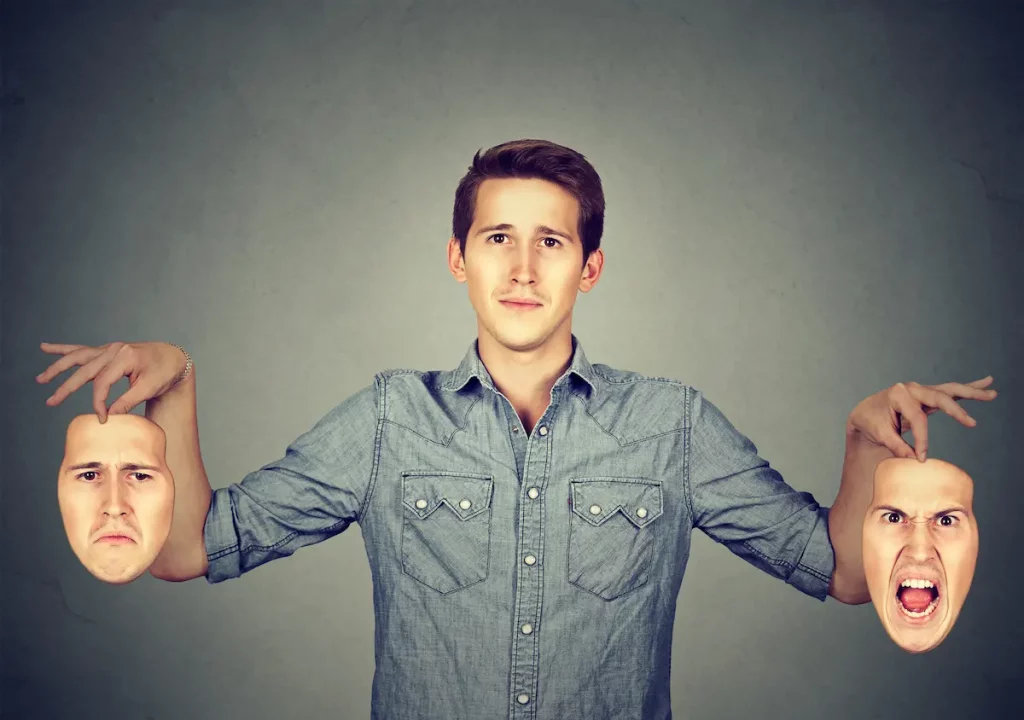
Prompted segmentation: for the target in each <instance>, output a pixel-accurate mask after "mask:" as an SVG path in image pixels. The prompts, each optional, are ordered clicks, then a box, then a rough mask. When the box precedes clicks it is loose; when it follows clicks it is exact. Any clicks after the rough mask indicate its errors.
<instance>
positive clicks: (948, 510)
mask: <svg viewBox="0 0 1024 720" xmlns="http://www.w3.org/2000/svg"><path fill="white" fill-rule="evenodd" d="M879 510H888V511H890V512H897V513H899V514H900V515H909V514H910V513H908V512H907V511H906V510H901V509H900V508H898V507H895V506H893V505H875V507H873V508H872V509H871V511H872V512H878V511H879ZM953 512H961V513H963V514H964V515H970V513H969V512H967V509H966V508H963V507H960V506H959V505H954V506H952V507H948V508H945V509H943V510H939V511H937V512H935V513H932V514H931V515H929V517H933V518H934V517H939V516H940V515H949V514H950V513H953Z"/></svg>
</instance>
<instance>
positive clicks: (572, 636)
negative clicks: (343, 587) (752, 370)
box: [205, 336, 835, 720]
mask: <svg viewBox="0 0 1024 720" xmlns="http://www.w3.org/2000/svg"><path fill="white" fill-rule="evenodd" d="M353 522H358V523H359V524H360V526H361V528H362V533H363V537H364V540H365V545H366V554H367V557H368V558H369V561H370V570H371V574H372V577H373V603H374V614H375V619H376V631H375V637H374V641H375V642H374V658H375V660H376V672H375V675H374V680H373V693H372V700H371V715H372V717H373V718H374V719H375V720H407V719H408V720H412V719H413V718H416V719H417V720H420V719H430V720H458V719H460V718H464V719H465V720H489V719H490V718H514V719H516V720H520V719H522V720H526V719H527V718H529V719H530V720H567V719H575V718H586V719H587V720H599V719H604V718H608V719H611V718H615V719H616V720H625V719H627V718H638V719H639V718H643V720H663V719H664V720H667V719H669V718H671V716H672V712H671V709H670V703H669V661H670V656H671V644H672V631H673V620H674V617H675V608H676V598H677V596H678V593H679V586H680V583H681V582H682V580H683V573H684V571H685V570H686V561H687V557H688V555H689V550H690V534H691V530H692V529H693V528H698V529H700V530H702V531H703V532H705V533H706V534H707V535H709V536H710V537H711V538H713V539H714V540H715V541H717V542H720V543H722V544H724V545H725V546H726V547H728V548H729V549H730V550H731V551H732V552H733V553H735V554H736V555H739V556H740V557H742V558H744V559H745V560H747V561H748V562H750V563H752V564H753V565H755V566H756V567H758V568H760V569H762V570H764V571H765V572H766V573H769V574H771V575H773V576H775V577H777V578H779V579H781V580H784V581H785V582H787V583H789V584H790V585H792V586H793V587H795V588H797V589H798V590H800V591H801V592H803V593H806V594H807V595H810V596H812V597H815V598H818V599H819V600H822V601H824V600H825V597H826V594H827V589H828V584H829V579H830V577H831V575H832V572H833V568H834V563H835V556H834V553H833V549H832V546H831V544H830V542H829V538H828V509H827V508H824V507H821V506H820V505H819V504H818V503H817V502H815V500H814V498H813V497H812V496H811V495H810V494H809V493H805V492H797V491H795V490H794V489H793V488H791V487H789V486H788V485H787V484H786V483H785V482H784V481H783V479H782V477H781V476H780V475H779V474H778V473H777V472H776V471H775V470H773V469H772V468H771V467H769V465H768V463H767V462H765V461H764V460H763V459H761V458H760V457H759V456H758V454H757V448H756V447H754V445H753V444H752V443H751V442H750V440H748V439H747V438H746V437H744V436H743V435H741V434H740V433H739V432H738V431H737V430H736V429H735V428H734V427H733V426H732V424H730V422H729V421H728V420H727V419H726V418H725V416H724V415H723V414H722V413H721V412H720V411H719V410H718V409H717V408H716V407H715V406H714V405H712V404H711V403H710V402H709V401H708V400H707V399H705V398H704V396H703V394H702V393H701V392H700V391H698V390H695V389H693V388H691V387H688V386H687V385H684V384H682V383H680V382H676V381H673V380H666V379H663V378H650V377H644V376H642V375H639V374H637V373H633V372H626V371H622V370H615V369H613V368H610V367H608V366H606V365H600V364H595V365H591V364H590V363H589V362H588V361H587V358H586V356H585V355H584V353H583V348H582V346H581V345H580V344H579V342H578V341H577V339H576V338H575V336H574V337H573V359H572V363H571V365H570V367H569V369H568V370H567V371H566V372H565V373H564V374H563V375H562V376H561V377H560V378H559V380H558V381H557V382H556V383H555V386H554V388H553V389H552V391H551V404H550V405H549V407H548V409H547V411H546V412H545V413H544V415H543V416H542V417H541V419H540V420H539V421H538V422H537V424H536V426H535V427H534V429H533V431H532V432H531V433H530V434H529V435H527V434H526V433H525V431H524V428H523V426H522V423H521V421H520V420H519V418H518V416H517V415H516V412H515V410H514V409H513V408H512V405H511V404H510V403H509V401H508V400H507V399H506V398H505V397H504V396H503V395H502V394H501V393H500V392H499V391H498V390H497V389H496V388H495V387H494V384H493V382H492V380H491V377H490V374H489V373H488V372H487V369H486V368H485V367H484V365H483V363H482V362H481V360H480V356H479V354H478V352H477V346H476V342H475V341H474V343H473V344H472V345H471V346H470V349H469V351H468V352H467V354H466V356H465V358H464V359H463V361H462V363H461V364H460V365H459V367H458V368H457V369H456V370H455V371H432V372H420V371H414V370H392V371H387V372H383V373H380V374H378V375H377V376H376V378H375V382H374V384H373V385H371V386H369V387H367V388H365V389H364V390H361V391H360V392H358V393H356V394H355V395H353V396H352V397H350V398H348V399H347V400H345V401H344V402H342V403H341V404H340V405H338V406H337V407H335V408H334V409H333V410H331V412H329V413H328V414H327V415H326V416H325V417H324V418H323V419H322V420H320V422H318V423H317V424H316V425H315V426H314V427H313V428H312V429H311V430H309V431H308V432H306V433H305V434H303V435H302V436H300V437H299V438H298V439H297V440H295V442H294V443H292V444H291V445H290V446H289V447H288V449H287V451H286V454H285V456H284V457H283V458H281V459H280V460H278V461H276V462H273V463H270V464H268V465H266V466H264V467H263V468H261V469H260V470H257V471H255V472H252V473H250V474H249V475H247V476H246V477H245V478H244V479H243V480H242V481H241V482H240V483H237V484H234V485H231V486H229V487H226V488H222V489H219V490H216V491H215V492H214V494H213V501H212V505H211V506H210V511H209V515H208V516H207V520H206V529H205V541H206V549H207V554H208V558H209V563H210V567H209V571H208V573H207V580H208V582H210V583H217V582H221V581H223V580H227V579H229V578H234V577H238V576H239V575H240V574H242V573H244V572H248V571H250V570H253V569H254V568H256V567H259V566H260V565H262V564H264V563H266V562H269V561H271V560H275V559H277V558H282V557H287V556H288V555H291V554H292V553H294V552H295V551H296V550H298V549H299V548H301V547H303V546H305V545H310V544H312V543H317V542H320V541H322V540H326V539H327V538H330V537H332V536H334V535H337V534H338V533H340V532H343V531H344V530H345V529H346V528H347V527H348V526H349V525H350V524H351V523H353Z"/></svg>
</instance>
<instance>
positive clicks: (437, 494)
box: [402, 472, 493, 520]
mask: <svg viewBox="0 0 1024 720" xmlns="http://www.w3.org/2000/svg"><path fill="white" fill-rule="evenodd" d="M492 486H493V481H492V479H491V477H490V476H488V475H471V474H466V473H454V472H450V473H449V472H404V473H402V503H403V504H404V505H405V506H406V507H407V508H408V509H409V510H410V511H412V512H413V513H415V514H416V515H417V516H418V517H420V518H425V517H427V516H428V515H430V513H432V512H434V510H436V509H437V508H439V507H440V506H441V504H442V503H444V504H445V505H447V506H448V507H449V508H451V510H452V512H454V513H455V514H456V515H457V516H458V517H459V518H460V519H462V520H469V519H470V518H471V517H474V516H476V515H479V514H480V513H482V512H484V511H485V510H487V508H489V507H490V506H491V490H492Z"/></svg>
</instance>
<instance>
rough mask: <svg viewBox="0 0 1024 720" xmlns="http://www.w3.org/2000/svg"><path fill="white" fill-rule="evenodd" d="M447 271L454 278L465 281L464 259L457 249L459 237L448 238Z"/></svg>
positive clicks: (460, 251)
mask: <svg viewBox="0 0 1024 720" xmlns="http://www.w3.org/2000/svg"><path fill="white" fill-rule="evenodd" d="M448 271H449V272H450V273H451V274H452V277H454V278H455V279H456V280H458V281H459V282H460V283H461V282H466V259H465V257H463V255H462V250H460V249H459V239H458V238H455V237H451V238H448Z"/></svg>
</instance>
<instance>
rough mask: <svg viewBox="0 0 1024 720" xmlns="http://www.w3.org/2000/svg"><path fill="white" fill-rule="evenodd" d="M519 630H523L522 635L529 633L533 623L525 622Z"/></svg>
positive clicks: (531, 630)
mask: <svg viewBox="0 0 1024 720" xmlns="http://www.w3.org/2000/svg"><path fill="white" fill-rule="evenodd" d="M520 630H522V631H523V635H529V634H530V633H532V632H533V625H531V624H530V623H526V624H525V625H523V627H521V628H520Z"/></svg>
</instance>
